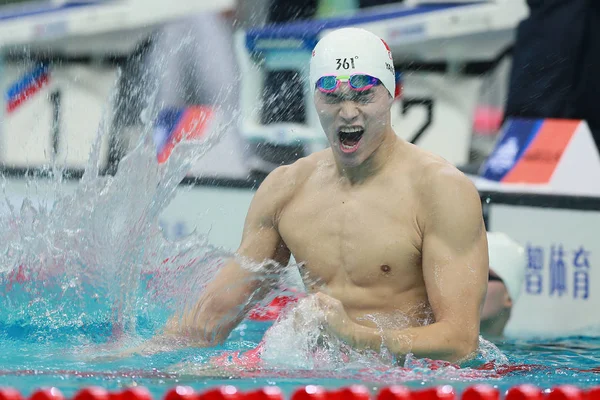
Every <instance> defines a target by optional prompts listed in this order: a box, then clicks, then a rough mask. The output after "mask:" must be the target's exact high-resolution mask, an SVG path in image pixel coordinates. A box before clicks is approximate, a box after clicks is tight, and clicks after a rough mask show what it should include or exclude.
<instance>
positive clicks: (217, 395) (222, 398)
mask: <svg viewBox="0 0 600 400" xmlns="http://www.w3.org/2000/svg"><path fill="white" fill-rule="evenodd" d="M241 398H242V395H241V394H240V393H239V392H238V390H237V388H236V387H235V386H231V385H227V386H221V387H218V388H216V389H211V390H207V391H205V392H202V393H200V394H199V395H198V396H196V399H197V400H240V399H241Z"/></svg>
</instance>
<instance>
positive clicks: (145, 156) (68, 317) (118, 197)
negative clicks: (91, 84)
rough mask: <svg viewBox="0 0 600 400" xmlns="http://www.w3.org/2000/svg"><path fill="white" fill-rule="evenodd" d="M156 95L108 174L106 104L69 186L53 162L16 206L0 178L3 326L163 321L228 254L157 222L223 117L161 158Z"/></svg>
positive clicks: (131, 327)
mask: <svg viewBox="0 0 600 400" xmlns="http://www.w3.org/2000/svg"><path fill="white" fill-rule="evenodd" d="M113 93H115V91H113ZM154 100H155V96H151V97H150V98H149V100H148V104H149V105H148V106H147V107H146V108H145V109H144V111H143V112H142V115H141V119H142V122H143V123H144V125H143V127H142V133H141V135H140V140H139V142H138V143H137V145H135V147H134V148H133V149H132V150H131V151H130V152H129V154H127V155H126V156H125V157H124V158H123V159H122V160H121V161H120V164H119V168H118V170H117V171H116V173H115V175H114V176H110V175H102V174H101V143H102V140H103V138H104V137H105V136H106V135H107V134H108V131H109V129H111V124H110V122H109V120H110V113H108V112H105V113H104V115H105V117H104V118H103V120H102V122H101V124H100V127H99V130H98V134H97V138H96V140H95V142H94V144H93V146H92V148H91V151H90V157H89V161H88V163H87V165H86V168H85V172H84V175H83V177H82V179H81V180H80V181H79V184H78V185H77V187H76V189H75V190H74V192H72V193H67V190H65V186H64V185H63V179H62V177H63V171H62V169H61V168H60V166H57V165H53V166H51V167H49V168H47V169H46V170H45V171H44V174H45V175H47V176H49V177H50V181H48V179H46V178H44V179H43V180H39V179H38V178H37V177H34V178H33V179H31V180H30V181H29V183H28V185H29V186H30V187H34V188H35V191H38V190H37V189H38V188H39V189H40V190H39V191H44V190H43V188H42V186H45V185H46V186H50V190H49V194H48V195H47V196H46V198H45V199H44V201H40V202H39V203H38V204H36V203H34V201H32V200H31V199H30V198H25V199H24V200H23V202H22V204H21V205H20V207H19V206H15V205H14V204H12V203H11V202H10V201H9V196H8V195H7V186H8V185H7V184H6V181H5V182H4V184H3V190H4V196H5V203H6V207H5V208H4V211H3V212H2V213H1V214H0V287H3V288H4V290H3V291H2V292H3V295H2V296H1V297H0V308H1V309H2V311H0V324H3V325H6V326H18V327H21V328H22V327H24V326H27V327H29V328H31V329H32V330H33V331H36V332H38V333H40V332H42V333H43V334H41V336H44V334H47V333H48V332H49V331H54V332H56V331H57V330H60V329H63V328H65V327H74V328H78V329H83V328H86V327H87V329H89V328H90V327H91V326H92V327H94V326H95V327H96V328H98V327H99V325H101V326H102V327H103V329H101V330H103V331H106V330H110V331H111V332H112V334H113V336H114V335H117V336H119V335H123V334H128V333H134V332H135V331H136V323H137V321H139V320H140V319H144V318H145V319H146V320H148V321H150V322H151V324H150V325H160V323H161V321H160V320H159V319H157V317H156V316H157V315H166V313H167V310H168V309H169V308H172V307H175V306H177V305H180V304H181V302H182V301H183V300H184V299H185V298H186V296H187V297H188V298H189V294H190V293H199V292H200V291H201V289H202V287H203V286H204V285H205V284H206V282H208V281H209V280H210V279H211V278H212V276H213V275H214V273H215V272H216V270H217V269H218V267H219V265H220V260H221V259H222V258H223V257H225V256H227V255H228V254H227V252H226V251H224V250H222V249H217V248H215V247H213V246H211V245H210V244H209V243H208V242H207V240H206V238H205V237H204V236H202V235H201V234H198V233H196V232H194V233H192V234H191V235H189V236H187V237H186V238H184V239H182V240H179V241H175V242H172V241H169V240H167V239H165V237H164V236H163V234H162V232H161V231H160V228H159V224H158V217H159V216H160V214H161V212H162V211H163V210H164V209H165V207H166V206H167V205H168V204H169V203H170V202H171V200H172V199H173V198H174V196H175V195H176V192H177V188H178V185H179V184H180V182H181V181H182V179H183V178H184V177H185V175H186V173H187V171H188V170H189V169H190V167H191V166H192V165H193V164H194V163H196V162H197V161H198V160H199V159H200V158H201V157H202V156H203V155H204V154H205V153H206V152H207V151H208V150H209V149H210V148H211V147H212V146H213V145H214V144H215V143H216V142H217V141H218V140H219V138H220V136H221V134H222V132H225V131H226V130H227V129H228V128H229V126H228V123H224V122H223V121H220V120H218V119H217V120H216V121H215V122H214V124H213V126H212V129H211V132H210V133H209V134H208V135H207V136H206V137H204V138H203V140H202V142H192V141H188V142H184V143H180V144H178V145H177V146H176V147H175V149H174V151H173V153H172V154H171V156H170V157H169V159H168V160H167V162H165V163H163V164H159V163H158V162H157V157H156V149H155V146H154V143H153V141H152V127H153V121H154V119H155V116H156V107H155V102H154ZM110 104H111V102H109V104H108V105H110ZM217 114H218V113H217ZM229 123H231V122H229ZM42 181H44V183H42ZM46 189H48V188H46ZM144 284H145V287H143V285H144ZM161 310H163V311H165V312H163V313H162V314H161V313H160V311H161ZM157 311H158V312H157ZM93 329H94V328H92V330H93Z"/></svg>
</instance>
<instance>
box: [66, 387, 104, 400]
mask: <svg viewBox="0 0 600 400" xmlns="http://www.w3.org/2000/svg"><path fill="white" fill-rule="evenodd" d="M109 398H110V394H109V393H108V390H106V389H104V388H102V387H99V386H89V387H86V388H83V389H81V390H79V391H78V392H77V393H75V396H73V400H109Z"/></svg>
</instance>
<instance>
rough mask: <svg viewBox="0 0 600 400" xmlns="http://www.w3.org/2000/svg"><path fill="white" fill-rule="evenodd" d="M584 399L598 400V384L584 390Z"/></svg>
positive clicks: (599, 393) (599, 388) (599, 389)
mask: <svg viewBox="0 0 600 400" xmlns="http://www.w3.org/2000/svg"><path fill="white" fill-rule="evenodd" d="M585 399H586V400H600V386H596V387H593V388H591V389H588V390H587V391H586V392H585Z"/></svg>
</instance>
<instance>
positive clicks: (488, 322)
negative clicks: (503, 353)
mask: <svg viewBox="0 0 600 400" xmlns="http://www.w3.org/2000/svg"><path fill="white" fill-rule="evenodd" d="M487 237H488V248H489V251H488V253H489V262H490V272H489V280H488V290H487V293H486V297H485V302H484V306H483V310H482V313H481V327H480V330H481V335H483V336H485V337H487V338H500V337H502V336H503V335H504V328H506V325H507V324H508V321H509V319H510V315H511V311H512V309H513V307H514V305H515V304H516V302H517V301H518V300H519V297H520V294H521V287H522V286H523V281H524V279H525V270H526V266H527V258H526V255H525V249H524V248H523V247H522V246H521V245H520V244H518V243H517V242H515V241H514V240H513V239H511V238H510V237H509V236H508V235H506V234H504V233H501V232H488V233H487Z"/></svg>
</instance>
